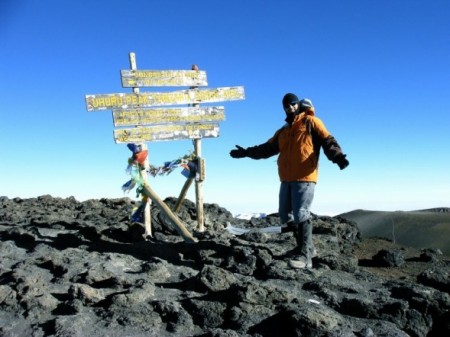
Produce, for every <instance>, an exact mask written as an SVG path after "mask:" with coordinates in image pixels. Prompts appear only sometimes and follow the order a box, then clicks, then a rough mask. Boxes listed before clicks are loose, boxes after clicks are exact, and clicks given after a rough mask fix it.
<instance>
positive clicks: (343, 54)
mask: <svg viewBox="0 0 450 337" xmlns="http://www.w3.org/2000/svg"><path fill="white" fill-rule="evenodd" d="M130 52H134V53H136V58H137V66H138V68H139V69H153V70H182V69H186V70H187V69H190V68H191V65H192V64H197V65H198V66H199V67H200V69H202V70H205V71H206V72H207V77H208V87H210V88H215V87H224V86H244V87H245V93H246V99H245V100H242V101H231V102H225V103H218V104H217V105H224V106H225V113H226V120H225V121H223V122H221V123H220V137H218V138H205V139H203V140H202V154H203V156H204V158H205V160H206V165H207V173H206V181H205V182H204V184H203V194H204V196H203V197H204V202H206V203H218V204H219V205H221V206H223V207H225V208H227V209H228V210H230V211H231V212H233V213H234V214H236V213H241V212H266V213H270V212H276V211H277V208H278V189H279V180H278V175H277V168H276V157H272V158H269V159H266V160H251V159H248V158H245V159H239V160H237V159H232V158H231V157H230V156H229V151H230V150H231V149H232V148H233V147H234V146H235V144H239V145H241V146H244V147H247V146H253V145H257V144H260V143H263V142H264V141H266V140H267V139H269V138H270V137H271V136H272V135H273V133H274V132H275V131H276V129H277V128H278V127H280V126H281V125H282V124H283V120H284V112H283V110H282V106H281V98H282V97H283V95H284V94H285V93H287V92H293V93H296V94H297V95H298V96H299V97H301V98H304V97H307V98H310V99H311V100H312V101H313V103H314V105H315V107H316V114H317V116H318V117H319V118H321V119H322V120H323V122H324V123H325V125H326V126H327V128H328V130H329V131H330V132H331V133H332V134H333V135H334V136H335V137H336V138H337V140H338V141H339V143H340V145H341V146H342V148H343V150H344V152H345V153H346V154H347V155H348V159H349V160H350V166H349V167H348V168H347V169H346V170H344V171H340V170H339V168H338V167H337V166H336V165H334V164H332V163H331V162H329V161H328V160H327V159H326V157H325V156H324V155H323V154H322V156H321V162H320V174H319V182H318V185H317V187H316V195H315V200H314V203H313V207H312V211H313V212H314V213H316V214H321V215H336V214H340V213H343V212H347V211H351V210H354V209H360V208H362V209H371V210H405V211H406V210H414V209H423V208H431V207H449V206H450V150H449V144H450V123H449V121H450V117H449V112H450V99H449V97H450V76H449V75H450V1H448V0H429V1H428V0H377V1H373V0H341V1H335V0H323V1H304V0H295V1H294V0H291V1H286V0H278V1H270V0H269V1H242V0H227V1H212V0H204V1H201V0H191V1H185V0H176V1H171V0H167V1H156V0H153V1H152V0H138V1H125V0H123V1H120V0H116V1H110V0H66V1H61V0H40V1H37V0H35V1H32V0H0V102H1V104H0V116H1V121H0V154H1V162H0V195H5V196H8V197H10V198H13V197H21V198H29V197H36V196H39V195H43V194H50V195H52V196H55V197H69V196H74V197H75V198H76V199H78V200H80V201H82V200H86V199H90V198H103V197H106V198H118V197H122V196H124V194H123V192H122V190H121V186H122V184H123V183H125V182H126V181H127V180H128V179H129V177H128V176H127V175H126V173H125V168H126V165H127V159H128V158H129V157H130V155H131V152H130V151H129V150H128V149H127V147H126V145H125V144H115V142H114V139H113V136H112V133H113V130H114V126H113V122H112V117H111V112H110V111H100V112H87V110H86V105H85V95H86V94H107V93H121V92H123V93H128V92H131V90H130V89H129V88H122V86H121V80H120V70H121V69H128V68H129V60H128V55H129V53H130ZM171 89H173V90H180V89H183V88H171ZM141 90H142V91H144V90H145V91H158V88H147V89H141ZM148 146H149V150H150V162H151V163H152V164H153V165H155V166H160V165H162V164H163V163H164V162H165V161H169V160H172V159H176V158H178V157H180V156H183V155H184V154H187V153H189V152H190V151H192V150H193V144H192V142H191V141H189V140H183V141H172V142H151V143H148ZM180 172H181V169H177V170H176V171H174V172H173V173H172V174H170V175H168V176H163V177H156V178H150V184H151V186H152V187H153V189H154V190H155V192H156V193H157V194H158V195H159V196H160V197H161V198H165V197H168V196H178V195H179V193H180V191H181V188H182V186H183V184H184V181H185V178H184V177H183V176H182V175H181V174H180ZM194 191H195V190H194V187H191V189H190V191H189V193H188V198H189V199H190V200H195V194H194ZM129 196H130V197H131V198H133V199H134V198H135V195H134V192H133V193H132V194H130V195H129Z"/></svg>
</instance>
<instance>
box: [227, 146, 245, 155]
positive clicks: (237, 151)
mask: <svg viewBox="0 0 450 337" xmlns="http://www.w3.org/2000/svg"><path fill="white" fill-rule="evenodd" d="M230 156H231V157H233V158H244V157H247V150H246V149H244V148H243V147H240V146H239V145H236V149H234V150H231V151H230Z"/></svg>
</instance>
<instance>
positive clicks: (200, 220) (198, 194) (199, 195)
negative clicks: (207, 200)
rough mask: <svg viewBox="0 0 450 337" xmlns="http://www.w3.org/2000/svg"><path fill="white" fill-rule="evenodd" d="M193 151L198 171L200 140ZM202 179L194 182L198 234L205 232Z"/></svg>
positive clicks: (200, 150) (200, 151)
mask: <svg viewBox="0 0 450 337" xmlns="http://www.w3.org/2000/svg"><path fill="white" fill-rule="evenodd" d="M192 70H199V67H198V66H197V65H196V64H193V65H192ZM194 106H199V105H198V104H194ZM194 151H195V157H196V158H197V164H198V167H197V169H200V165H201V164H202V162H201V161H202V158H201V157H202V140H201V138H197V139H194ZM202 166H203V165H202ZM201 175H202V177H201V178H200V179H197V180H196V181H195V203H196V205H197V226H198V231H199V232H204V231H205V224H204V223H205V221H204V217H203V189H202V186H203V177H204V172H201Z"/></svg>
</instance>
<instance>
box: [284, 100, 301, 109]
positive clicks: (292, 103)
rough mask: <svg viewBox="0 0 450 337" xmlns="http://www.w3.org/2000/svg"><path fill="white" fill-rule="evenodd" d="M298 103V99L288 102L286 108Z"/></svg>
mask: <svg viewBox="0 0 450 337" xmlns="http://www.w3.org/2000/svg"><path fill="white" fill-rule="evenodd" d="M297 103H298V101H296V102H290V103H286V104H284V107H285V108H289V107H290V106H294V105H296V104H297Z"/></svg>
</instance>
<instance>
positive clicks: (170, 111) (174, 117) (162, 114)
mask: <svg viewBox="0 0 450 337" xmlns="http://www.w3.org/2000/svg"><path fill="white" fill-rule="evenodd" d="M224 111H225V108H224V107H223V106H217V107H202V108H199V107H190V108H186V107H185V108H153V109H138V108H137V109H113V120H114V126H127V125H146V124H155V123H156V124H161V123H177V122H178V123H179V122H183V123H186V122H215V121H223V120H225V113H224Z"/></svg>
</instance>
